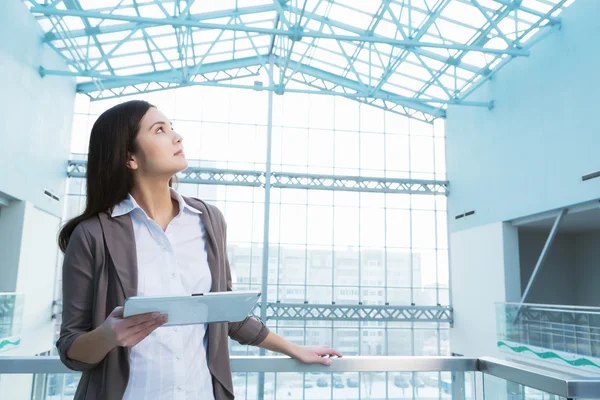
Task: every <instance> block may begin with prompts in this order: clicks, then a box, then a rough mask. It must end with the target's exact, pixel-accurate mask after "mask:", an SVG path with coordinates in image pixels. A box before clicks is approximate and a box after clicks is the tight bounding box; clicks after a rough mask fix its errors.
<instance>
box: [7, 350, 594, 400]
mask: <svg viewBox="0 0 600 400" xmlns="http://www.w3.org/2000/svg"><path fill="white" fill-rule="evenodd" d="M231 367H232V371H233V372H234V373H260V372H263V373H288V372H295V373H334V374H335V373H344V372H359V373H369V372H386V373H397V372H413V373H415V372H440V371H444V372H450V373H452V388H451V389H450V391H449V392H446V393H451V395H452V398H453V399H466V398H467V397H466V396H465V379H464V376H465V373H481V374H482V377H483V380H484V382H485V379H486V377H495V378H499V379H501V380H503V381H506V382H512V383H514V384H516V385H523V386H525V387H528V388H533V389H536V390H539V391H542V392H544V394H548V395H555V396H561V397H564V398H567V399H575V398H586V399H600V377H598V378H597V379H592V378H585V377H580V376H573V375H568V374H560V373H557V372H555V371H550V370H545V369H540V368H537V367H533V366H529V365H526V364H521V363H516V362H511V361H505V360H500V359H494V358H487V357H486V358H465V357H390V356H385V357H363V356H359V357H344V358H340V359H334V360H333V363H332V365H331V366H323V365H305V364H301V363H299V362H297V361H295V360H292V359H290V358H287V357H232V358H231ZM67 373H72V371H70V370H69V369H67V368H66V367H65V366H64V365H63V364H62V363H61V362H60V360H59V359H58V358H57V357H0V374H67ZM486 393H489V390H488V389H486V390H484V392H483V394H482V395H481V396H480V397H468V398H478V399H484V398H485V397H484V396H485V394H486ZM386 398H387V397H386ZM528 398H529V397H528ZM539 398H543V397H539ZM547 398H550V397H547Z"/></svg>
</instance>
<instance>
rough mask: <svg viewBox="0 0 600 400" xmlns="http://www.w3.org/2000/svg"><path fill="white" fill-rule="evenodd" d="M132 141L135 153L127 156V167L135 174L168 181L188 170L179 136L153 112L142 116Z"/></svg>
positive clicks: (155, 111)
mask: <svg viewBox="0 0 600 400" xmlns="http://www.w3.org/2000/svg"><path fill="white" fill-rule="evenodd" d="M135 140H136V144H137V151H136V152H135V153H132V154H130V157H129V161H128V163H127V165H128V166H129V168H131V169H133V170H135V171H136V173H138V174H140V175H143V176H164V177H165V178H170V177H171V176H173V175H174V174H176V173H177V172H179V171H183V170H184V169H186V168H187V167H188V162H187V160H186V158H185V154H184V153H183V145H182V138H181V136H180V135H179V134H178V133H177V132H175V131H174V130H173V125H172V124H171V121H169V119H168V118H167V117H166V116H165V115H164V114H163V113H162V112H160V110H158V109H157V108H155V107H151V108H150V109H149V110H148V111H147V112H146V114H145V115H144V117H143V118H142V120H141V121H140V130H139V132H138V134H137V137H136V139H135Z"/></svg>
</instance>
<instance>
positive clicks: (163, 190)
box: [131, 181, 179, 230]
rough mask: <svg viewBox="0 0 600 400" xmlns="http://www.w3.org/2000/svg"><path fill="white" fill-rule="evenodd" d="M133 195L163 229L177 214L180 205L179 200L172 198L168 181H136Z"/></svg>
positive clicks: (132, 191)
mask: <svg viewBox="0 0 600 400" xmlns="http://www.w3.org/2000/svg"><path fill="white" fill-rule="evenodd" d="M131 195H132V196H133V198H134V199H135V201H136V202H137V203H138V204H139V205H140V207H141V208H142V209H143V210H144V211H145V212H146V214H147V215H148V217H150V218H152V219H153V220H154V221H155V222H156V223H157V224H158V225H159V226H160V227H161V228H162V229H163V230H165V229H166V227H167V225H169V222H171V220H172V219H173V218H175V216H176V215H177V213H178V211H179V207H178V204H177V201H176V200H174V199H173V198H171V189H170V188H169V184H168V182H167V183H166V184H165V182H162V181H161V182H152V181H150V182H149V181H144V182H136V184H135V185H134V187H133V189H132V190H131Z"/></svg>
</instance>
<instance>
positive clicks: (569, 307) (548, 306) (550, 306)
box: [496, 301, 600, 311]
mask: <svg viewBox="0 0 600 400" xmlns="http://www.w3.org/2000/svg"><path fill="white" fill-rule="evenodd" d="M496 304H501V305H508V306H519V305H520V306H524V307H536V308H538V307H539V308H541V309H543V310H548V309H560V310H593V311H600V307H593V306H573V305H566V304H541V303H522V304H521V303H515V302H510V301H500V302H497V303H496Z"/></svg>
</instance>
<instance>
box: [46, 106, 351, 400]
mask: <svg viewBox="0 0 600 400" xmlns="http://www.w3.org/2000/svg"><path fill="white" fill-rule="evenodd" d="M187 165H188V164H187V161H186V159H185V155H184V153H183V147H182V139H181V136H179V134H177V133H176V132H175V131H174V130H173V127H172V125H171V123H170V122H169V120H168V118H167V117H166V116H165V115H164V114H163V113H161V112H160V111H159V110H158V109H157V108H156V107H154V106H152V105H151V104H149V103H147V102H145V101H137V100H136V101H129V102H126V103H122V104H119V105H117V106H115V107H113V108H111V109H109V110H107V111H106V112H104V113H103V114H102V115H101V116H100V117H99V118H98V120H97V121H96V123H95V124H94V127H93V128H92V132H91V137H90V146H89V154H88V164H87V177H86V183H87V203H86V208H85V211H84V212H83V214H82V215H81V216H78V217H76V218H74V219H72V220H71V221H69V222H68V223H67V224H66V225H65V226H64V227H63V229H62V230H61V232H60V235H59V245H60V248H61V250H62V251H63V252H64V253H65V258H64V264H63V321H62V326H61V332H60V338H59V340H58V342H57V344H56V345H57V348H58V351H59V354H60V357H61V360H62V361H63V363H64V364H65V365H66V366H67V367H69V368H71V369H73V370H77V371H82V372H83V374H82V377H81V380H80V382H79V386H78V388H77V393H76V395H75V399H86V400H96V399H110V400H113V399H122V398H124V399H127V400H131V399H149V400H151V399H179V398H182V399H183V398H185V399H202V400H204V399H215V400H221V399H233V398H234V391H233V384H232V377H231V368H230V364H229V352H228V339H227V338H228V336H229V337H231V338H232V339H234V340H236V341H238V342H240V343H242V344H248V345H256V346H260V347H262V348H265V349H268V350H271V351H276V352H279V353H283V354H286V355H288V356H290V357H293V358H295V359H297V360H299V361H301V362H304V363H322V364H325V365H330V364H331V360H329V359H328V358H327V357H328V356H341V354H339V353H338V352H337V351H335V350H333V349H331V348H329V347H325V346H318V347H307V346H297V345H294V344H292V343H290V342H288V341H286V340H284V339H283V338H281V337H279V336H277V335H275V334H274V333H271V332H269V329H268V328H267V327H266V326H265V325H264V324H263V323H262V322H261V321H259V320H257V319H255V318H253V317H250V316H249V317H247V318H246V319H245V320H244V321H241V322H236V323H215V324H210V325H208V326H205V325H190V326H179V327H162V328H161V329H158V328H159V327H161V325H163V324H164V323H165V322H167V321H168V315H157V313H152V314H144V315H138V316H134V317H130V318H123V307H122V305H123V304H124V301H125V299H126V298H127V297H131V296H153V295H190V294H191V293H198V292H208V291H213V292H219V291H227V290H231V271H230V268H229V263H228V261H227V248H226V226H225V220H224V218H223V215H222V214H221V212H220V211H219V210H218V209H217V208H216V207H214V206H212V205H208V204H206V203H204V202H203V201H201V200H198V199H193V198H184V197H182V196H181V195H179V194H178V193H177V192H176V191H174V190H173V189H172V188H171V183H172V177H173V176H174V175H175V174H176V173H177V172H179V171H182V170H184V169H186V168H187Z"/></svg>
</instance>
